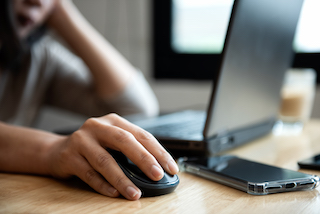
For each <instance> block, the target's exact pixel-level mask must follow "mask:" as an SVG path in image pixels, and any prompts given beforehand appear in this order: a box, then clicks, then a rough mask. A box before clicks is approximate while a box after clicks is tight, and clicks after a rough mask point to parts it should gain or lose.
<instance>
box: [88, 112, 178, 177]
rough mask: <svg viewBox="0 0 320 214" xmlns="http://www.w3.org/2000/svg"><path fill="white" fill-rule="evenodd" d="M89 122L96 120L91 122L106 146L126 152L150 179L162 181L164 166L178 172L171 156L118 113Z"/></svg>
mask: <svg viewBox="0 0 320 214" xmlns="http://www.w3.org/2000/svg"><path fill="white" fill-rule="evenodd" d="M90 123H94V124H89V125H90V127H95V130H94V131H95V134H96V137H97V138H98V139H99V141H101V142H102V144H103V145H105V146H107V147H108V148H111V149H115V150H118V151H121V152H123V153H124V154H125V155H126V156H127V157H128V158H129V159H130V160H131V161H132V162H134V163H135V164H136V165H137V166H138V167H139V168H140V169H141V170H142V171H143V172H144V173H145V174H146V175H147V176H148V177H149V178H151V179H153V180H160V179H161V178H162V177H163V170H162V167H163V168H164V169H165V170H166V171H167V172H169V173H170V174H176V173H177V172H178V171H179V169H178V166H177V165H176V163H175V162H174V160H173V158H172V157H171V155H170V154H169V153H168V152H167V151H166V150H165V149H164V148H163V147H162V146H161V145H160V143H159V142H158V141H157V140H156V139H155V138H154V137H153V136H152V135H151V134H150V133H148V132H146V131H145V130H143V129H141V128H140V127H138V126H136V125H134V124H132V123H130V122H128V121H127V120H125V119H123V118H121V117H119V116H117V115H115V114H110V115H107V116H105V117H102V118H99V119H93V120H92V121H90ZM106 136H108V138H106ZM158 162H159V163H160V164H161V166H162V167H161V166H160V165H159V163H158Z"/></svg>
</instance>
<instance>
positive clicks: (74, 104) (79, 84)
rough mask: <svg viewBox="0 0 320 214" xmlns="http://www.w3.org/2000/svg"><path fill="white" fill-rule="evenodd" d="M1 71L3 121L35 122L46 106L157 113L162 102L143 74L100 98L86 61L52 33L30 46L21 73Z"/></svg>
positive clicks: (98, 111)
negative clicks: (114, 93) (62, 43)
mask: <svg viewBox="0 0 320 214" xmlns="http://www.w3.org/2000/svg"><path fill="white" fill-rule="evenodd" d="M5 73H6V72H1V75H0V84H1V85H0V121H3V122H7V123H11V124H14V125H22V126H31V125H32V123H33V122H34V120H35V118H36V116H37V113H38V112H39V109H40V108H41V106H43V105H44V104H48V105H53V106H56V107H60V108H64V109H66V110H70V111H73V112H77V113H80V114H84V115H87V116H88V117H90V116H101V115H105V114H107V113H111V112H115V113H117V114H120V115H129V114H143V115H144V116H154V115H157V114H158V111H159V108H158V102H157V99H156V97H155V95H154V93H153V92H152V90H151V88H150V86H149V84H148V83H147V81H146V79H145V78H144V76H143V74H142V73H141V72H138V75H135V76H134V77H133V78H132V79H131V81H130V83H129V84H128V85H127V86H126V88H125V89H124V90H123V91H122V92H121V93H120V94H118V95H117V96H114V97H113V98H112V99H104V100H103V99H101V98H98V97H97V96H96V95H95V93H94V91H93V82H92V77H91V73H90V72H89V70H88V68H87V66H86V65H85V64H84V62H83V61H82V60H81V59H80V58H79V57H77V56H75V55H74V54H72V53H71V52H70V51H68V50H67V49H66V48H64V47H63V46H62V45H60V44H59V43H58V42H56V41H54V40H53V39H51V38H50V37H44V38H43V39H42V40H41V41H39V42H38V43H36V44H35V45H34V46H33V47H32V50H31V58H30V60H29V65H28V66H27V67H26V69H23V70H22V71H21V72H19V73H17V74H14V73H12V72H7V73H6V74H7V75H4V74H5Z"/></svg>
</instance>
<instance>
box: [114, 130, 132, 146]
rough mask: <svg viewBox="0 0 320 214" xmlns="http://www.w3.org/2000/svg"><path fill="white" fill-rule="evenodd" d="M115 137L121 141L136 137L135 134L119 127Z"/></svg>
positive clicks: (124, 141) (125, 141)
mask: <svg viewBox="0 0 320 214" xmlns="http://www.w3.org/2000/svg"><path fill="white" fill-rule="evenodd" d="M115 138H116V141H117V142H119V143H127V142H129V141H132V140H134V139H135V138H134V136H133V134H131V133H130V132H127V131H125V130H123V129H118V131H117V134H116V135H115Z"/></svg>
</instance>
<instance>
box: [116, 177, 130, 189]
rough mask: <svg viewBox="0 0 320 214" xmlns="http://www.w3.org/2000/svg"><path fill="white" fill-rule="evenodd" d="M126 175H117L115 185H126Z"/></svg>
mask: <svg viewBox="0 0 320 214" xmlns="http://www.w3.org/2000/svg"><path fill="white" fill-rule="evenodd" d="M126 179H127V178H126V177H124V176H118V177H116V179H115V186H116V187H121V186H124V185H125V183H126Z"/></svg>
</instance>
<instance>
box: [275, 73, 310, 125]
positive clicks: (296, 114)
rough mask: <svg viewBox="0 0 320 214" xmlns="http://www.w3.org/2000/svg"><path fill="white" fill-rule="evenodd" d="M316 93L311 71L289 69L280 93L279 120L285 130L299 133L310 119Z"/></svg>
mask: <svg viewBox="0 0 320 214" xmlns="http://www.w3.org/2000/svg"><path fill="white" fill-rule="evenodd" d="M315 91H316V73H315V71H314V70H313V69H290V70H288V71H287V73H286V75H285V80H284V84H283V88H282V91H281V97H282V101H281V106H280V111H279V119H280V122H281V123H282V125H283V126H286V128H290V129H294V130H295V131H301V130H302V129H303V125H304V124H305V123H306V122H307V121H308V120H309V119H310V116H311V111H312V107H313V101H314V97H315Z"/></svg>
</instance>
